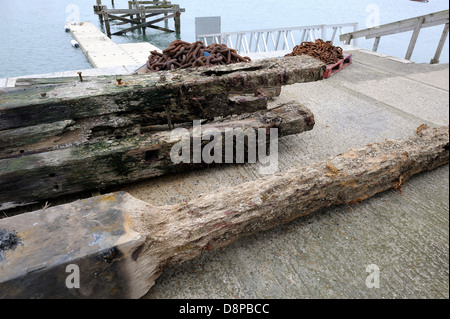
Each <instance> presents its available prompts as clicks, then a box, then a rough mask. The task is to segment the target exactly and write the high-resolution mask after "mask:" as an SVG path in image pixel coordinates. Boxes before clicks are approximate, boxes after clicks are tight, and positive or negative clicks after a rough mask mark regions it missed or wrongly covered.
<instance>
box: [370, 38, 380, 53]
mask: <svg viewBox="0 0 450 319" xmlns="http://www.w3.org/2000/svg"><path fill="white" fill-rule="evenodd" d="M380 39H381V37H376V38H375V41H374V43H373V48H372V51H373V52H377V50H378V45H379V44H380Z"/></svg>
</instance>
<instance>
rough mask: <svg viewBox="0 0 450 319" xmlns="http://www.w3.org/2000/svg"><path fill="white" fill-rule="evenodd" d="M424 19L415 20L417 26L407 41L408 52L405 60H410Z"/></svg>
mask: <svg viewBox="0 0 450 319" xmlns="http://www.w3.org/2000/svg"><path fill="white" fill-rule="evenodd" d="M424 21H425V18H423V17H422V18H419V19H417V24H416V26H415V28H414V32H413V34H412V36H411V40H410V41H409V45H408V50H407V51H406V55H405V60H411V56H412V54H413V51H414V47H415V46H416V42H417V38H418V37H419V33H420V29H421V28H422V25H423V22H424Z"/></svg>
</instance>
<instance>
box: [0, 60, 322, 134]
mask: <svg viewBox="0 0 450 319" xmlns="http://www.w3.org/2000/svg"><path fill="white" fill-rule="evenodd" d="M324 70H325V65H324V64H323V63H321V62H320V61H318V60H316V59H314V58H311V57H308V56H300V57H287V58H282V59H269V60H262V61H255V62H250V63H237V64H233V65H227V66H216V67H210V68H207V67H201V68H194V69H184V70H176V71H170V72H156V73H151V74H145V75H128V76H120V79H119V77H118V76H104V77H99V78H90V79H86V80H85V81H83V82H80V81H79V80H77V79H76V78H69V79H67V80H66V81H64V80H62V79H56V80H54V81H52V80H50V79H49V80H41V81H37V80H34V81H31V80H30V81H29V82H28V84H30V85H24V86H20V87H16V88H9V89H4V90H3V91H2V92H0V130H6V129H12V128H18V127H26V126H33V125H39V124H43V123H52V122H59V121H65V120H75V121H77V120H80V119H83V118H89V117H95V116H100V115H107V114H114V113H115V114H117V113H120V114H133V115H138V117H137V121H139V122H140V124H141V125H155V124H167V121H168V120H167V119H168V115H169V116H170V118H171V121H172V122H173V123H178V122H186V121H192V120H195V119H209V118H214V117H216V116H227V115H232V114H241V113H245V112H254V111H257V110H260V109H264V108H265V103H264V101H265V100H267V99H268V98H270V97H272V96H273V95H277V94H279V88H280V86H282V85H286V84H293V83H298V82H310V81H317V80H321V79H322V78H323V74H324ZM22 84H27V82H23V83H22ZM235 95H241V96H242V101H243V103H236V99H235V98H234V96H235ZM244 101H245V102H244ZM168 113H170V114H168Z"/></svg>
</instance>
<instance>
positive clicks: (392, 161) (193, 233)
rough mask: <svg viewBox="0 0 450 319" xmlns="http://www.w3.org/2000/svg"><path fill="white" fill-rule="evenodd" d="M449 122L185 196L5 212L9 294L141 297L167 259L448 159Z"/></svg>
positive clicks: (119, 198)
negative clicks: (156, 202)
mask: <svg viewBox="0 0 450 319" xmlns="http://www.w3.org/2000/svg"><path fill="white" fill-rule="evenodd" d="M448 130H449V128H448V126H447V127H440V128H436V129H425V130H422V131H421V132H420V134H418V135H415V136H413V137H411V138H410V139H407V140H397V141H391V140H387V141H384V142H381V143H373V144H369V145H367V146H366V147H362V148H358V149H352V150H349V151H347V152H345V153H343V154H341V155H338V156H334V157H331V158H329V159H328V160H326V161H323V162H319V163H314V164H312V165H310V166H307V167H303V168H295V169H291V170H289V171H286V172H284V173H280V174H276V175H273V176H270V177H266V178H263V179H258V180H255V181H251V182H247V183H243V184H241V185H239V187H228V188H221V189H219V190H217V191H215V192H212V193H210V194H204V195H202V196H199V197H198V198H195V199H193V200H191V201H189V202H184V203H180V204H176V205H166V206H153V205H150V204H148V203H146V202H144V201H141V200H138V199H136V198H134V197H132V196H131V195H129V194H127V193H124V192H120V193H113V194H107V195H103V196H98V197H94V198H90V199H87V200H82V201H81V200H80V201H77V202H74V203H71V204H66V205H62V206H57V207H53V208H52V207H50V208H47V209H44V210H39V211H36V212H33V213H28V214H26V215H19V216H14V217H10V218H6V219H2V220H0V230H3V234H4V237H7V236H9V240H8V243H7V244H5V245H4V247H3V248H2V251H1V252H0V253H2V258H1V259H0V297H1V298H69V297H70V298H113V297H114V298H139V297H142V296H143V295H145V294H146V293H147V292H148V290H149V289H150V288H151V287H152V286H153V285H154V284H155V280H156V279H157V278H158V277H159V276H160V275H161V273H162V272H163V270H164V268H165V267H168V266H172V265H175V264H178V263H182V262H184V261H187V260H190V259H193V258H195V257H197V256H199V255H201V254H202V252H205V251H209V250H212V249H218V248H221V247H224V246H226V245H229V244H230V243H233V242H235V241H236V240H237V239H238V238H241V237H245V236H249V235H252V234H254V233H256V232H260V231H265V230H268V229H271V228H274V227H277V226H279V225H282V224H285V223H289V222H291V221H292V220H294V219H296V218H299V217H301V216H305V215H308V214H311V213H314V212H317V211H320V210H321V209H327V208H329V207H332V206H336V205H342V204H349V203H355V202H361V201H363V200H366V199H368V198H371V197H372V196H374V195H376V194H379V193H381V192H383V191H386V190H389V189H397V190H400V189H401V186H402V185H403V184H404V183H406V182H407V180H408V179H409V178H411V177H412V176H414V175H416V174H419V173H421V172H424V171H428V170H432V169H434V168H436V167H439V166H441V165H444V164H447V163H448V162H449V131H448ZM68 230H70V231H68ZM69 264H75V265H78V266H79V269H80V276H81V282H80V287H79V288H78V289H67V287H66V285H65V282H66V278H67V276H68V275H69V274H68V273H66V272H65V271H64V270H65V268H66V266H67V265H69ZM36 266H38V267H36ZM37 269H38V270H39V271H32V270H37ZM94 274H95V275H94ZM106 278H108V280H106Z"/></svg>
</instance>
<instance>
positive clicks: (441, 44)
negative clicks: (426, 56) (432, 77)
mask: <svg viewBox="0 0 450 319" xmlns="http://www.w3.org/2000/svg"><path fill="white" fill-rule="evenodd" d="M447 35H448V22H447V23H446V24H445V26H444V30H443V31H442V35H441V39H440V40H439V44H438V47H437V49H436V53H435V54H434V58H433V59H431V61H430V63H431V64H436V63H439V57H440V56H441V53H442V49H443V48H444V44H445V41H446V40H447Z"/></svg>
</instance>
